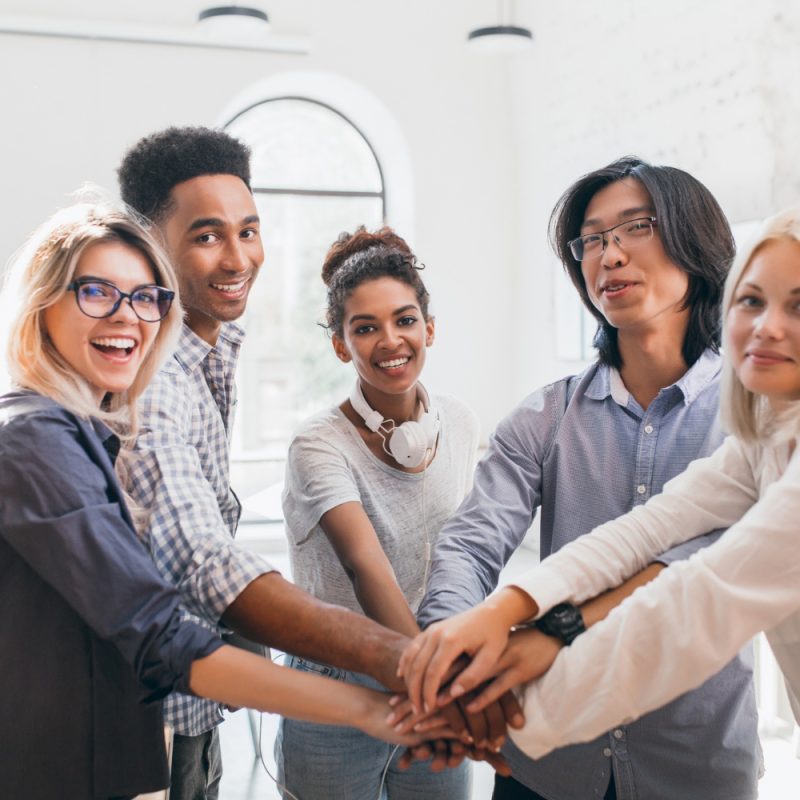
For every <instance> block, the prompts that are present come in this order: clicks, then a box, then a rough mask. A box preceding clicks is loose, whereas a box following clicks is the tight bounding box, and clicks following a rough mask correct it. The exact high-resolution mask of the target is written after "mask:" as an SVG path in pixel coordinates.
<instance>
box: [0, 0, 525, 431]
mask: <svg viewBox="0 0 800 800" xmlns="http://www.w3.org/2000/svg"><path fill="white" fill-rule="evenodd" d="M162 5H163V6H164V8H163V9H159V4H158V3H154V2H151V0H142V2H141V3H136V4H134V3H132V2H121V3H115V4H108V3H97V2H94V0H81V1H80V2H71V3H69V4H63V5H59V4H58V3H56V2H55V1H54V0H50V1H49V2H47V0H27V2H22V0H19V1H18V2H2V3H0V14H9V13H18V14H31V13H40V14H46V13H48V12H49V13H53V14H55V15H56V16H64V15H66V14H70V15H83V16H86V17H90V16H94V17H101V18H106V19H109V18H112V19H113V18H116V19H125V18H130V19H134V18H136V16H137V14H138V15H139V18H140V19H141V16H142V15H147V14H150V15H151V19H152V20H154V21H156V22H158V21H160V20H161V19H164V20H166V21H169V22H171V23H175V22H176V21H178V22H180V21H181V20H182V17H181V13H183V17H185V19H186V20H187V21H190V20H191V19H193V16H192V14H193V13H195V11H196V9H193V8H192V7H193V6H194V7H196V6H198V5H202V3H198V2H196V1H194V0H192V1H191V2H190V1H189V0H175V2H172V3H170V4H162ZM264 5H265V6H266V7H267V8H268V10H269V11H270V13H271V16H272V19H273V23H274V27H275V29H276V31H278V32H280V31H284V32H289V33H308V34H309V35H310V36H311V40H312V53H311V55H309V56H296V55H276V54H263V53H251V52H243V51H212V50H199V49H189V48H177V47H165V46H158V45H140V44H113V43H103V42H86V41H68V40H59V39H52V38H47V39H45V38H31V37H21V36H0V75H3V78H2V79H0V108H2V109H3V121H4V122H3V125H2V126H0V174H1V175H2V176H3V184H4V186H5V187H6V197H5V202H4V203H3V209H4V210H3V213H2V214H0V262H2V263H5V261H6V259H7V258H8V256H9V255H10V254H11V252H12V251H13V250H14V249H15V248H16V246H17V245H18V244H19V243H20V242H21V240H22V238H23V237H24V236H25V235H26V233H27V232H29V231H30V230H31V229H32V228H33V227H34V226H35V225H36V224H37V223H38V222H40V221H41V220H42V219H43V218H44V217H46V216H47V215H48V214H49V213H51V212H52V211H53V210H54V209H55V208H57V207H58V206H60V205H63V204H65V202H67V195H68V193H69V192H71V191H72V190H74V189H75V188H76V187H78V186H79V185H80V184H81V183H82V182H84V181H94V182H96V183H99V184H101V185H103V186H106V187H115V178H114V170H115V168H116V165H117V164H118V162H119V159H120V157H121V155H122V153H123V152H124V150H125V149H126V148H127V147H128V146H130V145H131V144H133V143H134V142H135V141H136V140H137V139H138V138H139V137H140V136H142V135H144V134H146V133H149V132H152V131H154V130H157V129H159V128H162V127H165V126H167V125H175V124H177V125H181V124H214V123H215V122H216V121H218V120H219V118H220V114H221V112H222V111H223V109H225V108H226V107H227V106H228V104H229V102H230V100H231V98H233V97H234V96H236V95H238V94H240V93H241V92H242V91H244V90H245V89H247V87H248V86H251V85H252V84H255V83H258V82H260V81H262V80H264V79H265V78H268V77H269V76H274V75H276V74H278V73H281V72H285V71H298V70H301V71H316V72H319V71H329V72H331V73H333V74H335V75H338V76H341V77H343V78H346V79H348V80H350V81H354V82H356V83H357V84H359V85H361V86H362V87H363V88H364V89H365V90H366V91H367V92H368V93H371V94H373V95H375V96H376V97H378V98H379V99H380V101H381V102H382V104H383V105H384V106H385V107H386V109H387V110H388V112H389V114H390V115H391V116H393V117H394V119H395V120H397V122H398V124H399V128H400V131H401V135H402V136H403V137H404V138H405V141H406V143H407V147H408V152H409V155H410V163H411V168H412V171H413V176H412V181H411V185H412V186H413V201H414V205H415V225H414V240H413V241H412V246H414V247H415V249H416V251H417V253H418V254H419V256H420V257H421V258H422V260H423V261H424V262H425V263H426V264H427V265H428V271H427V272H426V280H427V281H428V283H429V288H430V290H431V294H432V295H433V302H434V310H435V313H436V315H437V322H438V339H437V343H436V346H435V348H434V349H433V350H432V351H431V358H430V361H429V367H428V371H427V377H428V382H429V383H430V384H431V385H432V386H433V387H434V388H435V389H437V390H444V391H448V392H450V393H453V394H457V395H460V396H462V397H463V398H465V399H466V400H467V401H468V402H469V403H470V404H471V405H472V406H473V407H474V408H475V409H476V410H477V411H478V413H479V415H480V417H481V419H482V421H483V423H484V427H485V428H487V429H489V428H490V427H491V426H493V424H494V422H495V421H496V420H497V418H498V417H499V416H500V414H501V413H502V412H503V411H504V410H505V408H506V406H507V405H508V403H509V399H508V398H509V397H510V388H511V384H512V381H511V377H510V376H511V374H512V364H513V363H514V356H513V353H512V351H511V350H510V349H509V348H506V347H502V348H499V347H498V346H497V339H496V334H497V332H498V331H501V330H503V328H504V326H505V324H506V320H507V311H508V308H509V307H510V306H511V304H512V299H513V294H514V290H513V285H512V282H511V280H510V276H511V274H512V271H513V260H514V256H515V248H514V220H515V202H516V198H515V196H514V192H513V191H512V186H513V181H512V178H513V175H512V173H513V160H512V156H513V153H512V147H511V144H512V141H513V136H512V131H511V115H510V112H509V108H510V103H509V86H508V82H507V80H506V74H505V70H504V67H503V62H502V61H500V62H498V61H496V60H492V59H489V60H487V59H485V58H481V57H476V56H475V55H474V54H471V53H469V52H468V51H467V49H466V47H465V44H464V42H465V38H466V33H467V31H468V30H469V29H470V28H471V27H474V26H475V25H477V24H481V23H483V24H486V23H487V22H491V18H492V15H493V13H494V7H493V4H492V3H488V4H487V3H485V2H483V0H468V1H467V2H463V3H462V2H451V1H448V2H441V3H440V2H429V1H428V0H404V2H402V3H397V2H389V0H379V1H378V2H369V3H367V2H359V1H358V0H339V2H337V3H331V2H327V0H303V1H302V2H299V1H298V2H293V1H292V0H272V2H269V3H265V4H264ZM179 12H180V13H179ZM484 12H486V13H484ZM487 17H488V18H487ZM388 190H389V192H391V191H392V186H391V185H390V186H389V187H388ZM390 200H391V198H390ZM390 222H391V219H390ZM400 233H403V231H400ZM265 237H266V243H267V247H268V246H269V220H266V221H265ZM265 278H266V279H268V275H266V276H265ZM487 288H488V291H487ZM490 372H491V380H490V379H489V375H490Z"/></svg>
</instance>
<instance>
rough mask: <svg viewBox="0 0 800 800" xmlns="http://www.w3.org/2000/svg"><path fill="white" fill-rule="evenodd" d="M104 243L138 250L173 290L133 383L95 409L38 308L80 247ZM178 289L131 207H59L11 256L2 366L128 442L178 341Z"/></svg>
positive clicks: (55, 295)
mask: <svg viewBox="0 0 800 800" xmlns="http://www.w3.org/2000/svg"><path fill="white" fill-rule="evenodd" d="M106 242H119V243H122V244H124V245H126V246H128V247H131V248H132V249H134V250H137V251H138V252H139V253H141V254H142V255H143V256H144V257H145V258H146V259H147V261H148V263H149V264H150V266H151V268H152V270H153V273H154V277H155V282H156V283H157V284H158V285H160V286H163V287H164V288H166V289H171V290H172V291H174V292H175V293H176V296H175V300H174V301H173V303H172V307H171V309H170V311H169V313H168V314H167V316H166V317H165V318H164V319H163V320H162V321H161V323H160V325H159V330H158V333H157V334H156V336H155V339H154V341H153V345H152V347H151V348H150V350H149V352H148V353H147V354H146V355H145V357H144V359H143V360H142V364H141V366H140V368H139V371H138V373H137V375H136V378H135V380H134V382H133V384H132V385H131V386H130V387H129V388H128V389H127V390H126V391H124V392H119V393H116V394H109V395H107V396H106V398H105V401H104V402H103V405H102V408H98V405H97V401H96V399H95V398H94V397H93V394H92V387H90V386H89V384H88V382H87V381H86V380H85V379H84V378H83V377H82V376H80V375H78V374H77V373H76V372H75V371H74V370H73V369H72V367H70V365H69V364H68V363H67V362H66V360H65V359H64V358H63V357H62V356H61V354H60V353H59V352H58V351H57V350H56V349H55V347H54V346H53V343H52V342H51V340H50V338H49V336H48V335H47V331H46V329H45V326H44V311H45V309H46V308H48V307H50V306H52V305H54V304H55V303H57V302H59V300H61V299H62V298H63V297H64V295H65V294H66V293H67V286H68V285H69V284H70V283H71V281H72V280H73V278H74V276H75V272H76V270H77V267H78V263H79V261H80V259H81V256H82V255H83V254H84V253H85V252H86V250H87V249H88V248H89V247H91V246H92V245H95V244H98V243H106ZM177 292H178V282H177V279H176V277H175V272H174V270H173V268H172V265H171V264H170V262H169V259H168V258H167V256H166V255H165V254H164V252H163V251H162V249H161V247H160V246H159V245H158V244H157V242H156V240H155V239H154V238H153V237H152V236H151V235H150V234H149V233H148V231H147V230H146V228H145V227H144V225H143V224H141V223H140V222H138V221H137V220H136V219H135V218H134V216H133V215H132V214H131V213H126V212H125V211H122V210H119V209H115V208H112V207H110V206H107V205H105V204H100V203H79V204H77V205H74V206H70V207H69V208H65V209H62V210H61V211H59V212H57V213H56V214H55V215H54V216H53V217H51V218H50V219H49V220H48V221H47V222H45V223H44V224H43V225H41V226H40V227H39V228H37V230H36V231H35V232H34V233H33V235H32V236H31V237H30V239H29V240H28V241H27V243H26V244H25V245H24V246H23V247H22V248H21V249H20V251H19V252H18V253H17V255H16V256H15V257H14V259H13V260H12V263H11V266H10V268H9V272H8V274H7V276H6V281H5V284H4V286H3V291H2V294H1V295H0V320H6V323H5V331H4V334H5V338H6V342H5V358H6V367H7V370H8V373H9V377H10V378H11V381H12V383H13V384H14V385H15V386H17V387H19V388H23V389H30V390H32V391H34V392H37V393H38V394H41V395H45V396H47V397H50V398H51V399H53V400H55V401H56V402H57V403H59V404H60V405H62V406H64V407H65V408H66V409H68V410H69V411H72V412H73V413H74V414H77V415H78V416H80V417H84V418H89V417H96V418H99V419H101V420H103V422H105V423H106V424H107V425H108V426H109V427H110V428H111V429H112V430H113V431H114V432H115V433H116V434H117V435H118V436H120V438H121V439H122V440H123V443H124V444H126V445H129V444H130V442H131V440H132V439H133V437H135V434H136V401H137V399H138V397H139V395H141V393H142V392H143V391H144V389H145V388H146V387H147V384H148V383H149V382H150V379H151V378H152V377H153V375H154V374H155V372H156V371H157V370H158V368H159V367H160V366H161V364H162V363H163V362H164V360H166V358H167V357H168V356H169V355H170V354H171V353H172V352H173V351H174V349H175V345H176V343H177V337H178V335H179V333H180V327H181V319H182V316H183V315H182V311H181V306H180V301H179V300H178V295H177ZM123 461H124V459H123ZM120 466H122V465H120Z"/></svg>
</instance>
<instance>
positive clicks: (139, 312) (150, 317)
mask: <svg viewBox="0 0 800 800" xmlns="http://www.w3.org/2000/svg"><path fill="white" fill-rule="evenodd" d="M67 291H68V292H75V300H76V301H77V303H78V308H79V309H80V310H81V311H82V312H83V313H84V314H86V316H87V317H93V318H94V319H103V318H104V317H110V316H111V315H112V314H114V313H116V311H117V309H118V308H119V307H120V304H121V303H122V301H123V300H127V301H128V302H129V303H130V304H131V308H132V309H133V313H134V314H136V316H137V317H139V319H140V320H142V322H158V321H159V320H162V319H164V317H166V316H167V314H168V313H169V310H170V307H171V306H172V300H173V299H174V297H175V292H172V291H170V290H169V289H164V288H162V287H161V286H154V285H150V284H147V285H145V286H137V287H136V288H135V289H134V290H133V291H132V292H123V291H122V289H118V288H117V287H116V286H114V284H113V283H111V282H110V281H104V280H100V279H99V278H77V279H76V280H74V281H72V283H71V284H70V285H69V286H67Z"/></svg>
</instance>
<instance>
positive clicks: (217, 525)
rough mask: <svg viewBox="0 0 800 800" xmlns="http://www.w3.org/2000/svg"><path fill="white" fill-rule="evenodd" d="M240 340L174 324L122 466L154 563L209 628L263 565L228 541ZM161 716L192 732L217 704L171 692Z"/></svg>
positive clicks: (232, 520)
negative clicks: (127, 467) (173, 346)
mask: <svg viewBox="0 0 800 800" xmlns="http://www.w3.org/2000/svg"><path fill="white" fill-rule="evenodd" d="M243 338H244V331H243V330H242V329H241V328H240V327H239V326H238V325H235V324H234V323H225V324H224V325H223V326H222V330H221V331H220V334H219V338H218V339H217V344H216V346H215V347H212V346H211V345H209V344H208V343H207V342H205V341H204V340H203V339H201V338H200V337H199V336H197V335H196V334H195V333H193V332H192V331H191V330H190V329H189V328H188V327H187V326H186V325H184V326H183V330H182V332H181V338H180V342H179V344H178V349H177V351H176V352H175V354H174V356H173V357H172V358H170V359H169V361H168V362H167V363H166V364H165V365H164V367H162V369H161V370H160V371H159V373H158V374H157V375H156V377H155V378H154V379H153V381H152V383H151V385H150V386H149V388H148V389H147V391H146V392H145V394H144V397H143V401H142V403H141V407H140V412H141V419H140V430H139V436H138V439H137V441H136V453H137V458H136V459H133V462H134V463H133V465H132V469H131V484H132V487H131V495H132V497H133V499H134V500H135V501H136V502H137V503H138V504H139V505H140V506H141V507H142V508H144V509H146V510H147V511H148V512H149V514H150V517H149V527H147V528H146V529H145V530H144V531H143V532H142V536H143V539H144V541H145V544H146V545H147V547H148V548H149V550H150V554H151V556H152V558H153V561H155V563H156V566H157V567H158V569H159V571H160V572H161V574H162V576H163V577H164V578H165V579H166V580H167V581H169V582H170V583H171V584H173V585H174V586H176V587H177V588H178V589H179V590H180V592H181V594H182V596H183V603H184V605H185V606H186V608H187V609H188V610H189V612H191V613H187V614H186V617H187V618H189V619H193V620H194V621H195V622H200V623H201V624H204V625H205V626H206V627H208V628H211V629H213V630H216V631H218V632H221V631H222V629H221V628H220V627H219V625H218V622H219V619H220V617H221V616H222V614H223V613H224V612H225V610H226V609H227V608H228V606H229V605H230V604H231V603H232V602H233V601H234V600H235V599H236V598H237V597H238V596H239V594H241V592H242V591H243V590H244V588H245V587H246V586H247V585H248V584H249V583H250V582H251V581H253V580H254V579H255V578H257V577H258V576H259V575H263V574H264V573H265V572H269V571H270V570H271V569H272V567H271V566H270V565H269V564H268V563H267V562H266V561H264V560H263V559H261V558H259V557H258V556H255V555H253V554H251V553H249V552H247V551H244V550H242V549H241V548H240V547H238V546H237V545H236V544H235V543H234V541H233V536H234V534H235V533H236V526H237V524H238V522H239V514H240V512H241V507H240V505H239V501H238V499H237V498H236V495H235V494H234V493H233V490H232V489H231V486H230V472H229V441H228V437H229V434H230V428H231V425H232V423H233V413H232V412H233V407H234V406H235V404H236V400H235V385H234V375H235V372H236V362H237V360H238V357H239V349H240V347H241V343H242V339H243ZM164 716H165V718H166V720H167V722H169V723H170V724H171V725H173V726H174V728H175V732H176V733H179V734H182V735H184V736H196V735H198V734H200V733H203V732H205V731H207V730H211V729H212V728H213V727H214V726H215V725H218V724H219V723H220V722H221V721H222V708H221V706H219V705H217V704H216V703H212V702H210V701H208V700H201V699H199V698H196V697H191V696H189V695H184V694H178V693H175V694H172V695H170V696H169V697H168V698H167V700H166V701H165V703H164Z"/></svg>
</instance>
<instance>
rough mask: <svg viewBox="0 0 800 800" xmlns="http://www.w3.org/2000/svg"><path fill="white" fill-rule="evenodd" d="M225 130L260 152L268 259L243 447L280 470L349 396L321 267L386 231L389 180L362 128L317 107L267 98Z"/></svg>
mask: <svg viewBox="0 0 800 800" xmlns="http://www.w3.org/2000/svg"><path fill="white" fill-rule="evenodd" d="M225 127H226V129H227V130H228V131H229V132H230V133H231V134H232V135H234V136H236V137H237V138H239V139H241V140H242V141H244V142H246V143H247V144H248V145H249V146H250V148H251V149H252V185H253V191H254V194H255V199H256V205H257V207H258V211H259V215H260V217H261V229H262V236H263V240H264V250H265V254H266V258H265V262H264V266H263V268H262V270H261V274H260V276H259V278H258V280H257V281H256V283H255V285H254V287H253V290H252V292H251V294H250V299H249V301H248V311H247V320H246V327H247V339H246V340H245V345H244V347H243V349H242V356H241V361H240V366H239V370H238V373H239V378H238V380H239V407H238V409H237V425H236V431H235V437H234V442H233V450H234V453H235V454H236V455H237V457H238V459H239V460H240V461H241V460H242V459H244V460H245V461H253V462H267V463H270V462H272V463H276V462H278V461H281V460H282V459H283V458H284V456H285V454H286V447H287V444H288V440H289V436H290V434H291V431H292V430H293V429H294V427H295V426H296V425H297V423H298V422H300V421H301V420H302V419H304V418H305V417H307V416H309V415H311V414H313V413H314V412H315V411H318V410H321V409H322V408H324V407H325V406H326V405H330V404H332V403H335V402H339V401H341V400H342V399H343V398H344V397H346V396H347V393H348V391H349V386H350V383H351V381H352V379H353V377H352V373H351V371H350V370H345V369H342V365H341V364H340V363H339V362H338V360H337V359H336V358H335V357H334V355H333V351H332V348H331V345H330V342H329V341H328V337H327V336H326V335H325V332H324V331H323V330H322V329H321V328H320V327H319V326H318V325H317V323H318V322H321V321H322V320H323V319H324V302H325V287H324V285H323V283H322V279H321V277H320V270H321V267H322V260H323V257H324V255H325V252H326V251H327V249H328V247H329V246H330V245H331V243H332V242H333V241H334V240H335V239H336V237H337V236H338V235H339V234H340V233H341V232H342V231H352V230H354V229H355V228H356V227H358V226H359V225H366V226H367V227H368V228H375V227H376V226H380V225H381V224H382V222H383V220H384V219H385V217H386V193H385V187H384V180H383V173H382V171H381V166H380V164H379V162H378V159H377V157H376V155H375V152H374V150H373V149H372V147H371V145H370V143H369V142H368V141H367V139H366V138H365V137H364V136H363V134H362V133H361V132H360V131H359V130H358V128H356V127H355V125H353V124H352V123H351V122H350V120H348V119H347V118H346V117H345V116H344V115H343V114H341V113H339V112H338V111H336V110H335V109H333V108H331V107H330V106H328V105H326V104H324V103H321V102H318V101H316V100H309V99H306V98H302V97H281V98H276V99H270V100H266V101H264V102H260V103H257V104H255V105H252V106H250V107H248V108H246V109H245V110H243V111H241V112H240V113H238V114H237V115H236V116H235V117H233V119H231V120H230V121H229V122H228V123H227V125H226V126H225ZM249 472H251V473H252V472H253V471H252V470H251V471H249ZM248 477H249V476H248ZM265 478H266V480H267V481H268V482H271V481H272V480H274V479H276V478H275V476H273V475H270V476H265V474H264V472H263V470H260V476H259V478H258V479H256V478H255V476H253V480H254V481H255V480H257V484H258V483H260V486H258V485H257V484H256V485H254V486H253V487H252V488H254V489H255V488H263V486H264V480H265ZM247 482H248V483H249V482H250V481H249V480H248V481H247ZM248 488H249V487H248ZM245 491H247V489H245Z"/></svg>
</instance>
